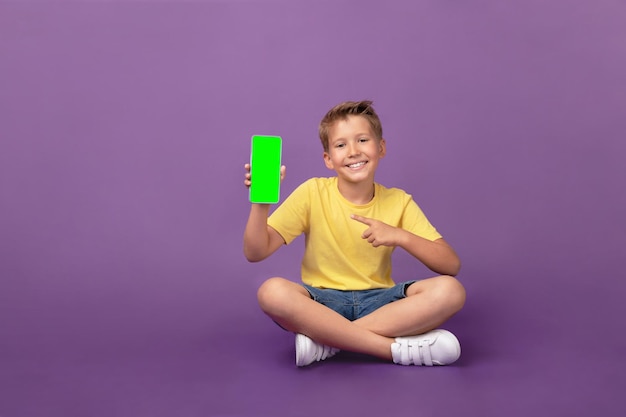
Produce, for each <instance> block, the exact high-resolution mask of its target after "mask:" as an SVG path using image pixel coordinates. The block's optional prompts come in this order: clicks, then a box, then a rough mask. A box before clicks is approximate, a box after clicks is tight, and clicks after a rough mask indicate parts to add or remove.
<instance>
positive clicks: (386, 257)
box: [268, 177, 441, 290]
mask: <svg viewBox="0 0 626 417" xmlns="http://www.w3.org/2000/svg"><path fill="white" fill-rule="evenodd" d="M352 214H357V215H360V216H364V217H369V218H372V219H376V220H380V221H382V222H384V223H387V224H389V225H391V226H395V227H401V228H403V229H405V230H408V231H409V232H411V233H414V234H416V235H418V236H421V237H423V238H425V239H428V240H431V241H434V240H437V239H439V238H441V235H440V234H439V233H438V232H437V230H436V229H435V228H434V227H433V226H432V225H431V224H430V222H429V221H428V219H427V218H426V216H425V215H424V213H423V212H422V210H421V209H420V208H419V207H418V205H417V204H416V203H415V201H413V198H412V197H411V196H410V195H409V194H407V193H406V192H404V191H402V190H400V189H398V188H386V187H384V186H382V185H380V184H375V190H374V198H373V199H372V201H370V202H369V203H367V204H365V205H362V206H359V205H355V204H352V203H350V202H349V201H348V200H346V199H345V198H344V197H343V196H342V195H341V194H340V193H339V189H338V188H337V177H331V178H312V179H310V180H307V181H306V182H304V183H303V184H301V185H300V186H299V187H298V188H296V189H295V190H294V192H293V193H292V194H291V195H290V196H289V197H288V198H287V199H285V201H284V202H283V203H282V204H281V205H280V206H279V207H278V208H277V209H276V210H275V211H274V212H273V213H272V215H271V216H270V217H269V219H268V224H269V225H270V226H271V227H272V228H274V229H275V230H276V231H277V232H278V233H279V234H280V235H281V236H282V237H283V239H284V240H285V243H287V244H289V243H291V242H292V241H293V240H294V239H295V238H296V237H298V236H299V235H300V234H302V233H304V235H305V249H304V257H303V259H302V282H304V283H305V284H308V285H311V286H313V287H318V288H333V289H338V290H366V289H372V288H388V287H391V286H393V285H394V281H393V279H392V278H391V254H392V252H393V250H394V248H392V247H387V246H379V247H377V248H375V247H373V246H372V245H371V244H370V243H368V242H367V240H364V239H362V238H361V235H362V233H363V231H364V230H365V229H367V225H365V224H363V223H360V222H358V221H356V220H353V219H351V218H350V215H352Z"/></svg>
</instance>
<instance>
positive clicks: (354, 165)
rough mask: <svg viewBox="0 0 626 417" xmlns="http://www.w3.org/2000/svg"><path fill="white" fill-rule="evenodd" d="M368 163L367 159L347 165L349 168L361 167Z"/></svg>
mask: <svg viewBox="0 0 626 417" xmlns="http://www.w3.org/2000/svg"><path fill="white" fill-rule="evenodd" d="M365 164H367V161H361V162H355V163H354V164H350V165H346V166H347V167H348V168H352V169H355V168H361V167H362V166H363V165H365Z"/></svg>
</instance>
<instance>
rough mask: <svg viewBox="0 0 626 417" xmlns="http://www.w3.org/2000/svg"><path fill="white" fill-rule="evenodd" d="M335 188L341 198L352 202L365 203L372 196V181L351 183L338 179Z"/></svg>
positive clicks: (370, 199)
mask: <svg viewBox="0 0 626 417" xmlns="http://www.w3.org/2000/svg"><path fill="white" fill-rule="evenodd" d="M337 188H338V189H339V193H340V194H341V195H342V196H343V198H345V199H346V200H348V201H349V202H351V203H352V204H356V205H363V204H367V203H369V202H370V201H372V198H374V182H369V183H362V184H352V183H345V182H341V181H338V182H337Z"/></svg>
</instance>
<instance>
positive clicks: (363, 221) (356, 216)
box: [350, 214, 372, 226]
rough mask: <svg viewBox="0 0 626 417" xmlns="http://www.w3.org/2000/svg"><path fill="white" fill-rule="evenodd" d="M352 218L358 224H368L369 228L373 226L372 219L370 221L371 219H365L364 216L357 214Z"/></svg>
mask: <svg viewBox="0 0 626 417" xmlns="http://www.w3.org/2000/svg"><path fill="white" fill-rule="evenodd" d="M350 218H352V219H353V220H356V221H357V222H361V223H363V224H366V225H368V226H371V224H372V219H369V218H367V217H363V216H359V215H357V214H353V215H351V216H350Z"/></svg>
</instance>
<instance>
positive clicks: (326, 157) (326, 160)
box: [324, 152, 335, 170]
mask: <svg viewBox="0 0 626 417" xmlns="http://www.w3.org/2000/svg"><path fill="white" fill-rule="evenodd" d="M324 165H326V168H328V169H333V170H334V169H335V166H334V165H333V161H332V160H331V159H330V154H329V153H328V152H324Z"/></svg>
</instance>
